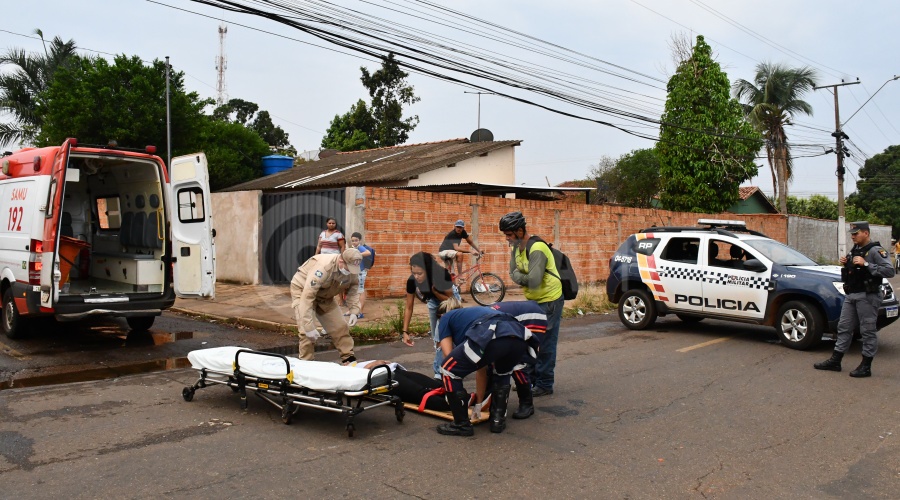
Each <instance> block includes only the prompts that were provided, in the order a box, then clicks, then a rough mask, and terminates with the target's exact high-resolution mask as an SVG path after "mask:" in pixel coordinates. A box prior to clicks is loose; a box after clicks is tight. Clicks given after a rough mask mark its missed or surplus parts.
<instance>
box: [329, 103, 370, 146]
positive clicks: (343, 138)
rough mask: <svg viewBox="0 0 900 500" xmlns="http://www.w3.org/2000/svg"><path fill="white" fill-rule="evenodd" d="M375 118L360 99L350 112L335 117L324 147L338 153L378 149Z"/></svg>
mask: <svg viewBox="0 0 900 500" xmlns="http://www.w3.org/2000/svg"><path fill="white" fill-rule="evenodd" d="M375 127H376V124H375V118H374V117H373V116H372V113H370V112H369V108H368V107H367V106H366V103H365V101H363V100H362V99H360V100H359V101H358V102H357V103H356V104H354V105H353V106H352V107H351V108H350V111H348V112H346V113H344V114H343V115H335V116H334V120H331V126H330V127H328V131H326V132H325V137H323V138H322V147H323V148H329V149H336V150H338V151H360V150H363V149H372V148H374V147H377V146H376V144H375Z"/></svg>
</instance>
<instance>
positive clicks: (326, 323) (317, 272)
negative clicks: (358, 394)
mask: <svg viewBox="0 0 900 500" xmlns="http://www.w3.org/2000/svg"><path fill="white" fill-rule="evenodd" d="M341 256H343V258H344V262H345V263H346V264H347V267H348V268H349V269H350V274H343V273H341V271H340V268H339V266H338V257H341ZM361 260H362V256H361V255H360V253H359V251H358V250H356V249H352V248H351V249H347V250H345V251H344V253H343V254H319V255H314V256H313V257H311V258H310V259H309V260H307V261H306V262H304V263H303V265H302V266H300V267H299V268H298V269H297V273H296V274H294V278H293V279H292V280H291V308H293V309H294V316H295V318H296V319H297V329H298V330H299V333H300V359H306V360H311V359H313V353H314V352H315V344H314V343H313V341H312V340H310V339H309V337H308V336H307V335H306V332H311V331H315V330H316V324H315V321H316V319H318V320H319V323H321V325H322V328H323V329H324V330H325V331H326V332H327V333H328V334H329V335H330V336H331V342H332V343H333V344H334V347H335V348H336V349H337V350H338V352H339V353H340V355H341V361H353V360H355V359H356V358H355V356H354V355H353V338H352V337H350V327H349V326H348V325H347V322H346V321H344V316H343V314H342V312H341V309H340V307H338V305H337V303H336V302H335V301H334V297H336V296H337V295H339V294H341V293H344V292H346V293H347V305H348V306H349V308H350V314H351V315H357V316H358V315H359V263H360V261H361Z"/></svg>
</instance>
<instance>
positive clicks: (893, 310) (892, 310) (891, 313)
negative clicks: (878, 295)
mask: <svg viewBox="0 0 900 500" xmlns="http://www.w3.org/2000/svg"><path fill="white" fill-rule="evenodd" d="M898 307H900V306H889V307H888V308H887V309H885V312H886V313H887V317H888V318H893V317H895V316H897V309H898Z"/></svg>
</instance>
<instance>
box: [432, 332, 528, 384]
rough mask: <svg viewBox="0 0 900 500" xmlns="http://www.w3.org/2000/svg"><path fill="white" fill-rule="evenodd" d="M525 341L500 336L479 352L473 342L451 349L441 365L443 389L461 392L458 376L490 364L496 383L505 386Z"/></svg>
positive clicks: (466, 342)
mask: <svg viewBox="0 0 900 500" xmlns="http://www.w3.org/2000/svg"><path fill="white" fill-rule="evenodd" d="M526 352H528V344H526V343H525V341H524V340H522V339H520V338H518V337H502V338H499V339H494V340H492V341H490V342H488V344H487V346H485V348H484V351H482V350H481V349H480V348H479V347H478V346H477V345H476V344H474V343H472V342H470V341H468V340H467V341H465V342H463V343H462V344H460V345H458V346H456V347H455V348H453V350H452V351H450V354H449V355H447V357H446V358H444V362H443V363H442V364H441V374H442V375H443V377H442V379H443V384H444V390H445V391H448V392H452V391H462V390H463V383H462V379H463V378H465V376H466V375H469V374H471V373H472V372H474V371H476V370H478V369H479V368H481V367H483V366H488V365H494V370H493V375H494V377H497V378H496V379H495V381H496V382H497V383H499V384H500V385H509V383H510V381H509V377H510V374H511V373H512V372H513V368H515V366H516V365H517V364H519V361H521V360H522V357H523V356H525V353H526Z"/></svg>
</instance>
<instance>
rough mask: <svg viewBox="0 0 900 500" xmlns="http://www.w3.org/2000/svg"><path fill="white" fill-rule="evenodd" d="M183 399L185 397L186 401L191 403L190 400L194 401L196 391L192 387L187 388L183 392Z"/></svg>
mask: <svg viewBox="0 0 900 500" xmlns="http://www.w3.org/2000/svg"><path fill="white" fill-rule="evenodd" d="M181 397H183V398H184V400H185V401H188V402H189V401H190V400H192V399H194V390H193V389H191V388H190V387H185V388H184V389H182V390H181Z"/></svg>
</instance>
